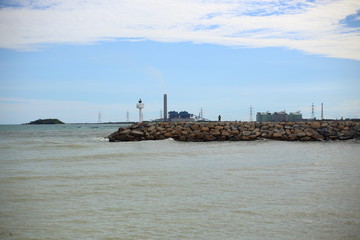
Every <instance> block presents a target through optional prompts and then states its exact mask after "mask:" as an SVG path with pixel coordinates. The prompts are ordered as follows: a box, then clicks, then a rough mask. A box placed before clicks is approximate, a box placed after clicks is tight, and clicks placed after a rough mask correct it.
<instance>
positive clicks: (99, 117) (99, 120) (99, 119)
mask: <svg viewBox="0 0 360 240" xmlns="http://www.w3.org/2000/svg"><path fill="white" fill-rule="evenodd" d="M101 122H102V121H101V112H99V115H98V123H101Z"/></svg>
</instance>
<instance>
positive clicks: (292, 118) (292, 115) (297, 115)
mask: <svg viewBox="0 0 360 240" xmlns="http://www.w3.org/2000/svg"><path fill="white" fill-rule="evenodd" d="M301 120H303V118H302V114H301V113H300V111H298V112H293V113H289V116H288V121H289V122H296V121H301Z"/></svg>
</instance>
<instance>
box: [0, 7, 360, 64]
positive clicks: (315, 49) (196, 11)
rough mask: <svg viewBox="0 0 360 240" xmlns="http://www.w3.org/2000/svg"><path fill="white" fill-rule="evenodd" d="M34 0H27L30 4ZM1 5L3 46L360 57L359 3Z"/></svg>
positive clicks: (0, 43)
mask: <svg viewBox="0 0 360 240" xmlns="http://www.w3.org/2000/svg"><path fill="white" fill-rule="evenodd" d="M25 2H26V1H25ZM25 2H24V1H17V2H16V3H17V4H19V5H18V7H4V8H1V9H0V35H1V38H0V47H3V48H12V49H33V48H34V47H36V46H41V44H47V43H73V44H74V43H75V44H89V43H93V42H97V41H107V40H114V39H131V40H133V39H148V40H154V41H162V42H178V41H190V42H194V43H212V44H221V45H228V46H234V47H287V48H292V49H298V50H301V51H304V52H306V53H310V54H319V55H324V56H328V57H338V58H348V59H356V60H360V44H359V42H360V31H359V29H356V28H348V27H346V25H345V24H343V23H341V21H342V20H343V19H345V18H346V17H347V16H349V15H352V14H355V13H356V12H357V11H358V10H359V9H360V1H358V0H318V1H306V0H289V1H277V0H242V1H241V0H237V1H235V0H216V1H215V0H208V1H203V0H166V1H164V0H151V1H150V0H94V1H70V0H37V1H32V4H29V3H25Z"/></svg>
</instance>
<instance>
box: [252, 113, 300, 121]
mask: <svg viewBox="0 0 360 240" xmlns="http://www.w3.org/2000/svg"><path fill="white" fill-rule="evenodd" d="M301 120H302V114H301V113H300V112H294V113H289V114H287V113H286V112H285V111H282V112H274V113H273V114H271V113H270V112H262V113H261V112H258V113H257V114H256V121H257V122H296V121H301Z"/></svg>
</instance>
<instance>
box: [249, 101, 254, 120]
mask: <svg viewBox="0 0 360 240" xmlns="http://www.w3.org/2000/svg"><path fill="white" fill-rule="evenodd" d="M249 120H250V122H252V121H253V107H252V105H250V118H249Z"/></svg>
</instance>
